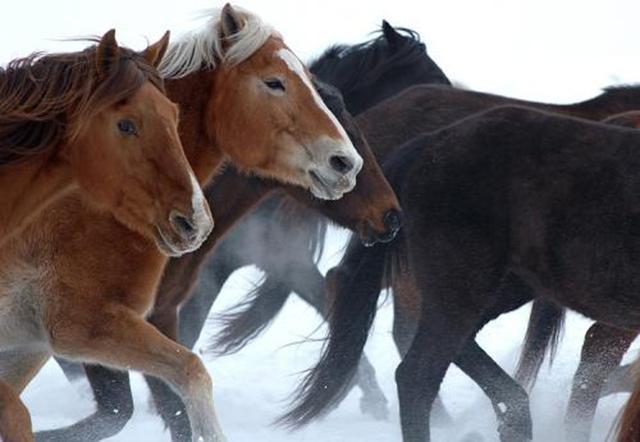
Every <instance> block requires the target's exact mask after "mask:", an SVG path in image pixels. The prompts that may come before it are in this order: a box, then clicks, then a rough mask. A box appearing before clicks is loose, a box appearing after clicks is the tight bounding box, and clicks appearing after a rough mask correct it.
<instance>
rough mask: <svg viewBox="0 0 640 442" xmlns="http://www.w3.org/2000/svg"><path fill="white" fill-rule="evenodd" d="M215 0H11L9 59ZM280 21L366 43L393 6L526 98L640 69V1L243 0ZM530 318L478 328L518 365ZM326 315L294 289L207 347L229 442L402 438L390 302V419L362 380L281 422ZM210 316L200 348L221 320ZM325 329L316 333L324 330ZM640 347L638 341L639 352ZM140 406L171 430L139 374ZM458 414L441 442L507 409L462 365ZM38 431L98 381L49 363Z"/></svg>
mask: <svg viewBox="0 0 640 442" xmlns="http://www.w3.org/2000/svg"><path fill="white" fill-rule="evenodd" d="M222 3H223V2H222V1H213V0H188V1H187V0H184V1H179V2H178V1H175V0H140V1H136V2H132V1H130V0H111V1H109V2H95V1H91V2H89V1H86V0H56V1H55V2H53V1H44V0H23V1H19V2H10V4H7V5H3V11H2V14H0V29H1V30H2V36H3V38H2V39H0V63H4V62H6V61H8V60H9V59H11V58H13V57H16V56H18V55H24V54H27V53H29V52H31V51H34V50H73V49H75V48H77V47H78V46H82V45H81V44H79V43H69V42H61V41H55V40H52V39H56V38H64V37H73V36H78V35H87V34H99V33H102V32H104V31H106V30H107V29H109V28H111V27H117V29H118V38H119V40H120V41H122V42H124V43H127V44H130V45H132V46H134V47H143V46H144V44H145V37H148V38H149V39H150V40H153V39H155V38H158V37H159V36H160V35H161V34H162V32H164V30H165V29H167V28H171V29H172V30H173V31H174V34H173V35H174V36H175V35H176V34H179V33H180V31H184V30H187V29H191V28H193V23H190V22H189V21H188V20H187V19H188V18H190V17H192V16H193V13H194V12H197V11H199V10H200V9H202V8H206V7H212V6H221V4H222ZM235 3H238V4H240V5H242V6H245V7H247V8H249V9H251V10H254V11H256V12H257V13H259V14H260V15H261V16H263V17H264V18H265V19H266V20H267V21H269V22H271V23H273V24H274V25H275V27H276V28H277V29H279V30H280V31H282V33H283V34H284V36H285V37H286V39H287V41H288V42H289V43H290V45H291V47H292V48H293V49H294V50H295V51H296V52H297V53H298V54H300V55H301V56H302V57H303V58H309V57H311V56H313V55H316V54H318V53H320V52H321V50H322V49H323V48H325V47H327V46H328V45H330V44H333V43H336V42H346V43H356V42H361V41H363V40H364V39H366V38H367V33H368V32H370V31H372V30H374V29H375V28H376V26H379V24H380V21H381V19H382V18H387V19H388V20H390V21H391V23H392V24H395V25H399V26H407V27H411V28H414V29H416V30H418V31H419V32H420V33H421V34H422V37H423V39H424V40H425V41H426V43H427V47H428V49H429V53H430V54H431V56H432V57H434V59H435V60H437V61H438V63H439V64H440V65H441V67H442V68H443V70H444V71H445V72H446V73H447V74H448V75H449V76H450V77H451V78H453V79H456V80H458V81H461V82H462V83H463V84H466V85H467V86H468V87H469V88H472V89H477V90H482V91H489V92H495V93H500V94H505V95H511V96H515V97H519V98H527V99H536V100H546V101H552V102H570V101H575V100H580V99H585V98H588V97H591V96H593V95H595V94H597V93H598V91H599V89H600V88H601V87H604V86H607V85H610V84H614V83H625V82H629V83H631V82H637V81H639V80H640V57H638V49H637V48H638V42H639V41H640V27H639V26H638V25H637V21H638V16H640V2H638V1H637V0H592V1H584V0H563V1H562V2H560V1H558V0H527V1H524V0H523V1H518V2H513V1H509V0H478V1H468V0H467V1H464V0H447V1H439V2H425V1H423V0H400V1H393V2H391V1H388V0H367V1H364V0H359V1H351V0H350V1H349V2H345V1H344V0H323V1H322V2H317V1H316V2H309V1H304V2H303V1H299V0H268V1H265V0H237V1H236V2H235ZM344 239H345V234H344V232H342V231H332V232H331V234H330V236H329V248H328V249H329V250H328V252H327V253H326V255H325V257H324V260H323V263H322V264H323V269H324V270H326V269H327V268H328V267H329V266H331V265H332V264H334V263H336V262H337V261H338V259H339V250H340V248H341V246H342V244H343V241H344ZM259 276H260V275H259V272H258V271H257V270H255V269H251V268H246V269H243V270H241V271H239V272H237V273H236V274H235V275H233V277H232V278H231V279H230V281H229V282H228V283H227V285H226V286H225V289H224V292H223V293H222V295H221V297H220V300H219V302H218V303H217V305H216V307H215V311H214V313H213V316H215V313H216V312H220V311H221V310H223V309H224V308H225V307H226V306H229V305H232V304H234V303H235V302H236V301H237V300H238V299H239V298H240V297H242V296H243V295H244V293H245V292H246V290H247V289H248V287H250V285H251V281H254V280H255V279H257V278H258V277H259ZM527 318H528V306H527V307H524V308H522V309H521V310H519V311H516V312H514V313H512V314H509V315H505V316H503V317H501V318H500V319H499V320H497V321H495V322H493V323H491V324H490V325H489V326H487V327H486V329H485V330H483V331H482V332H481V333H480V336H479V341H480V343H481V345H482V346H483V347H484V348H485V349H486V350H487V352H488V353H489V354H490V355H492V356H493V357H494V358H495V359H496V360H497V361H498V362H499V363H500V364H501V365H502V366H503V367H504V368H505V369H507V370H508V371H512V368H513V366H514V363H515V359H516V357H517V354H518V351H519V346H520V343H521V339H522V336H523V335H524V329H525V327H526V322H527ZM589 324H590V322H589V321H587V320H585V319H583V318H580V317H578V316H577V315H571V316H570V317H569V319H568V321H567V327H566V328H567V330H566V334H565V339H564V341H563V344H562V346H561V348H560V352H559V356H558V358H557V360H556V362H555V364H554V367H553V369H552V370H547V369H543V371H542V373H541V376H540V379H539V381H538V384H537V386H536V388H535V390H534V392H533V394H532V405H533V418H534V425H535V428H534V431H535V432H534V435H535V440H536V441H545V442H556V441H560V440H561V434H562V430H561V423H562V418H563V414H564V410H565V406H566V400H567V398H568V393H569V388H570V380H571V376H572V374H573V371H574V370H575V367H576V364H577V361H578V354H579V350H580V345H581V342H582V336H583V335H584V331H585V330H586V328H587V327H588V326H589ZM318 325H319V318H318V317H317V315H315V313H314V312H313V310H312V309H311V308H309V307H308V306H306V305H305V304H304V303H302V302H301V301H299V300H298V299H297V298H295V297H292V298H291V300H290V301H289V302H288V304H287V305H286V307H285V309H284V311H283V312H282V313H281V315H280V316H279V317H278V319H277V321H276V322H275V324H274V326H273V327H271V328H270V329H269V330H268V331H267V332H266V333H265V334H264V335H263V336H262V337H260V338H259V339H258V340H256V341H255V342H254V343H253V344H252V345H250V346H249V347H247V348H246V349H245V350H244V351H242V352H241V353H239V354H237V355H234V356H231V357H225V358H219V359H213V358H211V357H208V356H207V355H203V358H205V360H206V363H207V366H208V367H209V370H210V372H211V373H212V375H213V377H214V382H215V384H216V387H215V388H216V390H215V398H216V404H217V408H218V412H219V414H220V417H221V420H222V424H223V426H224V428H225V431H226V433H227V435H228V436H229V440H230V442H245V441H255V440H261V441H262V442H273V441H278V442H279V441H296V442H297V441H300V442H303V441H304V442H311V441H322V442H331V441H339V442H346V441H357V442H360V441H367V442H369V441H370V442H376V441H384V442H393V441H397V440H399V439H400V435H399V425H398V417H397V400H396V397H395V386H394V381H393V371H394V368H395V366H396V365H397V362H398V357H397V355H396V351H395V348H394V346H393V344H392V340H391V308H390V305H388V304H387V305H385V306H383V307H382V308H381V310H380V312H379V314H378V318H377V321H376V325H375V329H374V331H373V334H372V336H371V339H370V340H369V344H368V347H367V352H368V355H369V357H370V359H371V361H372V362H373V364H374V365H375V367H376V369H377V373H378V379H379V381H380V383H381V385H382V387H383V388H384V391H385V393H386V395H387V398H388V399H389V400H390V404H391V407H392V410H391V411H392V414H391V418H390V420H389V421H388V422H375V421H372V420H370V419H368V418H366V417H363V416H362V415H361V414H360V412H359V408H358V399H359V393H358V392H355V393H354V394H352V395H351V396H350V397H348V398H347V400H346V401H345V402H344V403H343V405H342V406H341V407H340V408H339V409H338V410H336V411H335V412H334V413H332V414H331V415H330V416H328V417H327V418H326V419H325V420H323V421H321V422H318V423H316V424H313V425H311V426H309V427H308V428H305V429H304V430H302V431H298V432H295V433H289V432H287V431H284V430H282V429H279V428H274V427H272V426H271V425H270V423H271V422H272V420H273V419H275V418H276V417H277V416H278V415H279V413H281V412H282V410H284V406H285V404H286V399H287V396H288V394H289V393H290V392H291V391H292V390H293V388H294V387H295V385H296V383H297V381H298V379H299V376H298V375H297V373H298V372H300V371H301V370H304V369H306V368H308V367H310V366H311V365H312V364H313V363H314V362H315V361H316V359H317V357H318V352H319V344H317V343H305V344H301V345H294V346H290V345H288V344H290V343H292V342H295V341H300V340H301V339H302V338H304V337H307V336H308V335H309V334H310V333H312V332H313V331H314V330H316V329H317V327H318ZM215 328H216V324H215V321H212V322H211V324H210V325H209V326H208V328H207V330H206V331H205V333H204V336H203V338H202V340H201V342H200V343H199V344H198V346H199V347H202V346H204V345H205V343H206V339H207V337H208V336H211V335H212V334H213V333H214V332H215ZM324 331H325V330H324V329H323V328H320V329H318V330H317V331H316V333H315V334H314V335H313V336H316V337H320V336H323V334H324ZM636 353H637V351H635V350H633V349H632V351H631V352H630V354H631V355H635V354H636ZM134 389H135V391H134V393H135V398H136V413H135V416H134V418H133V420H132V422H131V423H130V424H129V425H128V426H127V428H126V429H125V431H123V432H122V433H121V434H120V435H118V436H117V437H115V438H113V439H112V440H113V441H119V442H129V441H134V442H142V441H144V442H146V441H152V442H155V441H158V442H161V441H168V440H169V437H168V435H167V434H166V433H165V432H164V431H163V426H162V423H161V422H160V420H159V418H157V417H156V415H155V414H154V413H153V412H150V410H149V406H148V393H147V390H146V387H145V385H144V382H143V381H142V379H141V377H140V376H138V375H136V376H135V378H134ZM442 395H443V398H444V401H445V403H446V405H447V407H448V408H449V410H450V412H451V413H452V415H453V416H454V419H455V425H454V428H449V429H437V428H436V429H434V438H433V439H434V441H435V442H457V441H459V440H460V439H462V438H463V437H464V436H465V435H467V434H469V433H471V432H477V433H479V434H481V435H482V436H483V437H484V440H485V441H487V442H489V441H495V440H497V437H496V432H495V427H496V424H495V418H494V416H493V411H492V409H491V407H490V405H489V402H488V400H487V399H486V398H485V397H484V396H483V394H482V392H481V391H480V390H479V389H478V388H477V387H476V386H475V384H473V383H472V382H471V381H470V380H469V379H467V378H466V377H465V376H464V375H463V374H462V373H461V372H460V371H458V370H457V369H456V368H451V369H450V370H449V372H448V374H447V377H446V379H445V382H444V384H443V386H442ZM23 397H24V399H25V401H26V402H27V404H28V406H29V408H30V410H31V412H32V414H33V419H34V424H35V427H36V429H44V428H51V427H55V426H59V425H65V424H70V423H72V422H74V421H75V420H77V419H78V418H80V417H83V416H85V415H87V414H88V413H90V412H91V411H92V407H93V403H92V400H91V397H90V395H89V391H88V388H87V386H86V385H79V386H78V385H76V386H70V385H69V384H68V383H67V381H66V379H65V378H64V377H63V375H62V374H61V372H60V370H59V369H58V368H57V366H56V365H54V364H52V363H49V364H48V365H46V366H45V367H44V369H43V370H42V372H41V373H40V374H39V375H38V376H37V378H36V379H35V380H34V381H33V382H32V383H31V385H29V387H28V388H27V390H26V391H25V393H24V395H23ZM624 399H625V396H624V395H618V396H616V397H611V398H607V399H605V400H603V401H601V403H600V407H599V409H598V413H597V416H596V423H595V431H594V435H593V439H592V440H593V441H598V442H600V441H603V440H605V438H606V436H607V434H608V431H609V429H610V427H611V424H612V422H613V421H614V419H615V417H616V414H617V412H618V410H619V408H620V406H621V404H622V403H623V401H624Z"/></svg>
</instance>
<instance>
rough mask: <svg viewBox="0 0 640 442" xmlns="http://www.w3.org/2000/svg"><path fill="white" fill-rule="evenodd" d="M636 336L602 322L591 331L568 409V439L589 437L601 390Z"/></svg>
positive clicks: (574, 440)
mask: <svg viewBox="0 0 640 442" xmlns="http://www.w3.org/2000/svg"><path fill="white" fill-rule="evenodd" d="M636 335H637V333H636V332H630V331H625V330H620V329H617V328H614V327H610V326H607V325H604V324H601V323H598V322H596V323H595V324H593V325H592V326H591V327H590V328H589V330H587V333H586V334H585V337H584V344H583V346H582V354H581V357H580V364H579V365H578V369H577V370H576V374H575V375H574V377H573V386H572V389H571V397H570V399H569V406H568V409H567V416H566V436H567V440H568V441H571V442H582V441H588V440H589V438H590V435H591V425H592V422H593V417H594V415H595V412H596V407H597V405H598V398H599V397H600V392H601V391H602V389H603V386H604V385H605V384H606V382H607V378H608V376H609V374H610V373H612V372H613V371H614V369H615V368H616V367H618V366H619V365H620V362H621V361H622V357H623V356H624V354H625V353H626V351H627V349H628V348H629V346H630V345H631V343H632V342H633V340H634V339H635V337H636Z"/></svg>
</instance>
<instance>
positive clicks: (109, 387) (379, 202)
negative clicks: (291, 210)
mask: <svg viewBox="0 0 640 442" xmlns="http://www.w3.org/2000/svg"><path fill="white" fill-rule="evenodd" d="M318 88H319V90H320V91H321V92H322V96H323V98H324V99H325V100H326V101H327V103H328V104H329V105H330V106H331V109H332V110H335V111H336V112H339V111H343V112H344V105H343V104H342V102H341V100H340V97H339V95H338V94H337V93H336V92H335V91H334V90H333V89H332V88H329V87H327V86H326V85H322V84H318ZM337 115H340V121H341V122H342V124H343V125H344V127H345V129H346V130H347V132H348V133H349V135H350V136H352V137H353V140H354V144H355V145H356V147H357V148H358V151H359V152H360V153H361V154H362V156H363V157H364V159H365V162H364V167H363V170H362V171H361V172H360V174H359V176H358V184H357V186H356V188H355V189H354V190H353V191H352V192H350V193H349V194H347V195H346V196H345V197H343V198H342V199H341V200H339V201H330V202H321V201H318V200H314V199H311V198H309V197H308V193H303V192H300V190H299V189H296V188H293V187H291V186H287V187H285V188H284V190H286V191H287V193H288V194H290V195H291V196H293V197H294V198H295V199H296V200H298V201H300V202H303V203H304V204H306V205H309V206H311V207H314V208H316V209H317V210H320V211H322V213H324V214H325V215H326V216H328V217H330V218H331V219H332V220H334V221H336V222H340V223H344V224H345V225H346V226H349V227H351V228H352V229H356V228H357V227H358V226H361V225H369V224H371V225H373V226H376V225H377V223H381V221H382V220H383V219H388V218H390V217H392V216H395V217H396V218H397V216H398V214H397V211H398V204H397V200H396V198H395V195H394V194H393V192H392V191H391V189H390V187H389V185H388V184H387V182H386V180H384V178H383V175H382V172H381V171H380V169H379V167H378V165H377V163H376V162H375V159H374V158H373V155H372V153H371V151H370V150H369V148H368V146H367V144H366V142H365V141H364V139H363V138H362V137H361V135H360V132H359V130H358V128H357V127H356V126H355V125H354V124H353V123H352V122H351V120H350V118H349V116H348V114H347V113H342V114H339V113H338V114H337ZM225 176H226V177H231V176H234V177H235V183H234V184H235V185H233V186H231V187H227V186H224V187H219V186H217V185H215V183H214V184H213V185H211V186H209V187H208V188H207V189H206V190H205V193H206V195H207V198H208V199H210V200H212V201H221V202H224V201H226V200H225V195H228V194H229V191H230V189H233V190H235V192H236V195H237V196H238V198H237V199H236V200H234V201H233V204H218V205H217V206H216V208H218V209H220V208H221V209H222V210H219V211H217V212H216V219H217V220H218V221H217V227H216V229H215V231H214V233H213V234H212V235H211V236H210V237H209V238H208V241H216V239H217V238H218V235H223V234H224V232H225V230H226V229H228V228H229V227H230V226H231V225H232V224H233V222H234V221H235V220H236V219H237V218H238V217H240V216H241V215H242V214H243V213H244V212H246V211H247V210H249V208H250V207H251V206H252V205H254V204H256V203H257V202H259V201H260V200H261V198H263V197H264V196H266V195H267V194H269V193H270V192H272V191H273V190H275V189H277V188H281V187H282V185H279V184H278V183H276V182H273V181H267V180H261V179H258V178H256V177H251V178H247V177H244V176H242V175H239V174H235V175H230V174H228V173H226V174H225ZM226 182H227V183H229V181H228V180H227V181H226ZM376 208H377V209H376ZM390 214H391V215H390ZM393 229H397V228H393ZM367 231H369V230H367ZM391 232H393V230H391ZM381 234H384V235H385V236H389V235H391V233H389V231H381ZM205 250H207V249H205ZM205 253H206V252H205ZM188 256H191V255H188ZM180 262H182V261H181V260H177V261H174V262H173V263H174V264H176V263H180ZM171 268H175V266H174V267H172V266H169V269H171ZM167 302H169V303H170V302H172V300H171V299H168V300H166V298H163V297H162V292H160V299H159V300H157V302H156V307H158V305H160V306H161V307H164V311H167V308H166V305H164V306H163V304H162V303H167ZM169 305H171V304H169ZM161 311H162V310H161ZM169 311H170V310H169ZM154 315H155V313H152V316H151V320H154ZM176 315H177V313H176ZM161 318H162V317H161ZM165 319H166V318H165ZM156 320H157V319H156ZM160 325H161V326H164V328H161V330H162V331H166V330H167V328H166V326H167V324H166V323H165V324H160ZM173 333H174V331H173V329H171V328H169V329H168V331H166V334H167V335H168V336H169V337H173V336H174V334H173ZM86 370H87V374H88V376H89V379H90V381H91V383H92V388H93V389H94V392H95V394H96V398H97V400H98V411H97V412H96V413H95V414H94V415H92V416H90V417H89V418H87V419H85V420H84V421H81V422H79V423H77V424H75V425H73V426H71V427H69V428H66V429H62V430H53V431H47V432H44V433H43V434H42V435H43V436H44V437H42V440H59V441H62V440H64V441H76V440H77V441H86V440H87V437H88V436H87V435H88V434H90V435H91V439H90V440H99V439H100V438H103V437H108V436H110V435H113V434H115V432H117V431H119V429H120V428H121V427H122V426H123V425H124V424H125V423H126V422H127V420H128V419H129V417H130V416H131V413H132V411H133V402H132V398H131V393H130V390H129V386H128V374H127V373H126V372H115V371H111V370H108V369H105V368H103V367H99V366H91V365H90V366H87V367H86ZM148 381H149V384H150V386H151V387H152V393H154V398H155V399H156V408H157V409H158V411H159V412H160V413H161V414H162V416H163V418H165V419H167V414H170V416H171V417H172V419H169V420H168V422H170V424H171V425H170V428H171V431H172V435H173V437H174V439H179V440H188V439H189V435H190V434H191V433H190V430H189V421H188V419H186V418H185V416H184V415H181V413H180V410H181V409H182V407H184V406H183V405H182V402H181V400H180V398H179V397H175V395H169V396H168V400H167V399H165V398H167V392H166V391H165V388H166V387H165V386H164V383H161V382H159V381H157V380H153V379H152V378H149V379H148ZM159 395H160V396H159ZM114 410H117V411H114ZM172 410H174V411H173V412H171V411H172ZM175 410H178V412H175ZM185 414H186V413H185ZM183 425H186V428H185V427H184V426H183ZM38 436H40V434H39V435H38ZM39 439H40V437H39Z"/></svg>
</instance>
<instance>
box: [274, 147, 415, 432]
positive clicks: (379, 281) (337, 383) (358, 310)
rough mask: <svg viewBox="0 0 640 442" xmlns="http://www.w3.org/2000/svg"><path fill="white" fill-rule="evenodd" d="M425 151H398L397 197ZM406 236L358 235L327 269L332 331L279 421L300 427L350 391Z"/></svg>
mask: <svg viewBox="0 0 640 442" xmlns="http://www.w3.org/2000/svg"><path fill="white" fill-rule="evenodd" d="M420 153H421V145H419V144H413V143H412V144H411V145H408V146H407V147H404V148H401V149H398V150H396V151H395V152H394V153H393V154H391V157H390V158H389V159H388V161H386V162H385V164H384V167H383V170H384V173H385V176H386V178H387V180H388V181H389V183H390V184H391V186H392V187H393V189H394V191H395V192H396V194H398V196H402V193H403V192H401V190H402V187H403V184H404V183H405V182H406V178H407V170H408V169H409V167H410V166H411V165H412V164H414V163H415V162H416V161H417V160H418V157H419V155H420ZM405 244H406V237H405V233H404V229H401V230H400V232H399V234H398V236H397V237H396V239H395V240H394V241H392V242H389V243H386V244H376V245H375V246H372V247H365V246H363V245H362V244H361V243H360V241H359V240H358V239H357V238H355V237H353V238H352V239H351V241H350V243H349V246H348V248H347V251H346V253H345V255H344V257H343V258H342V261H341V262H340V265H338V266H337V267H334V268H333V269H331V270H330V272H329V273H327V277H326V281H325V287H326V288H327V291H328V293H329V294H331V295H333V296H330V297H328V299H329V301H328V303H329V308H328V311H329V315H328V323H329V336H328V338H327V341H326V342H325V346H324V348H323V351H322V355H321V357H320V361H319V362H318V363H317V365H316V366H315V367H313V368H312V369H311V370H310V371H309V372H308V373H307V375H306V376H305V378H304V379H303V380H302V383H301V385H300V386H299V388H298V390H297V391H296V393H295V395H294V399H293V401H292V408H291V409H290V410H289V411H288V412H287V413H286V414H285V415H283V416H282V417H280V418H279V419H278V423H280V424H284V425H287V426H291V427H300V426H302V425H304V424H307V423H309V422H310V421H311V420H313V419H314V418H316V417H319V416H322V415H324V414H326V413H328V412H329V411H330V410H331V409H333V407H334V406H335V405H336V404H337V403H338V402H339V401H340V400H341V399H342V397H343V396H344V395H345V394H346V393H347V392H348V390H349V387H350V385H351V382H352V380H353V378H354V376H355V374H356V371H357V367H358V363H359V362H360V358H361V356H362V353H363V350H364V345H365V343H366V341H367V337H368V336H369V330H370V329H371V326H372V324H373V320H374V318H375V314H376V310H377V305H378V298H379V296H380V291H381V290H382V288H383V287H385V286H388V285H390V284H391V283H392V280H391V279H392V278H393V276H394V274H397V272H398V269H400V268H402V264H403V262H402V261H403V260H404V259H405V257H406V247H405Z"/></svg>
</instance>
